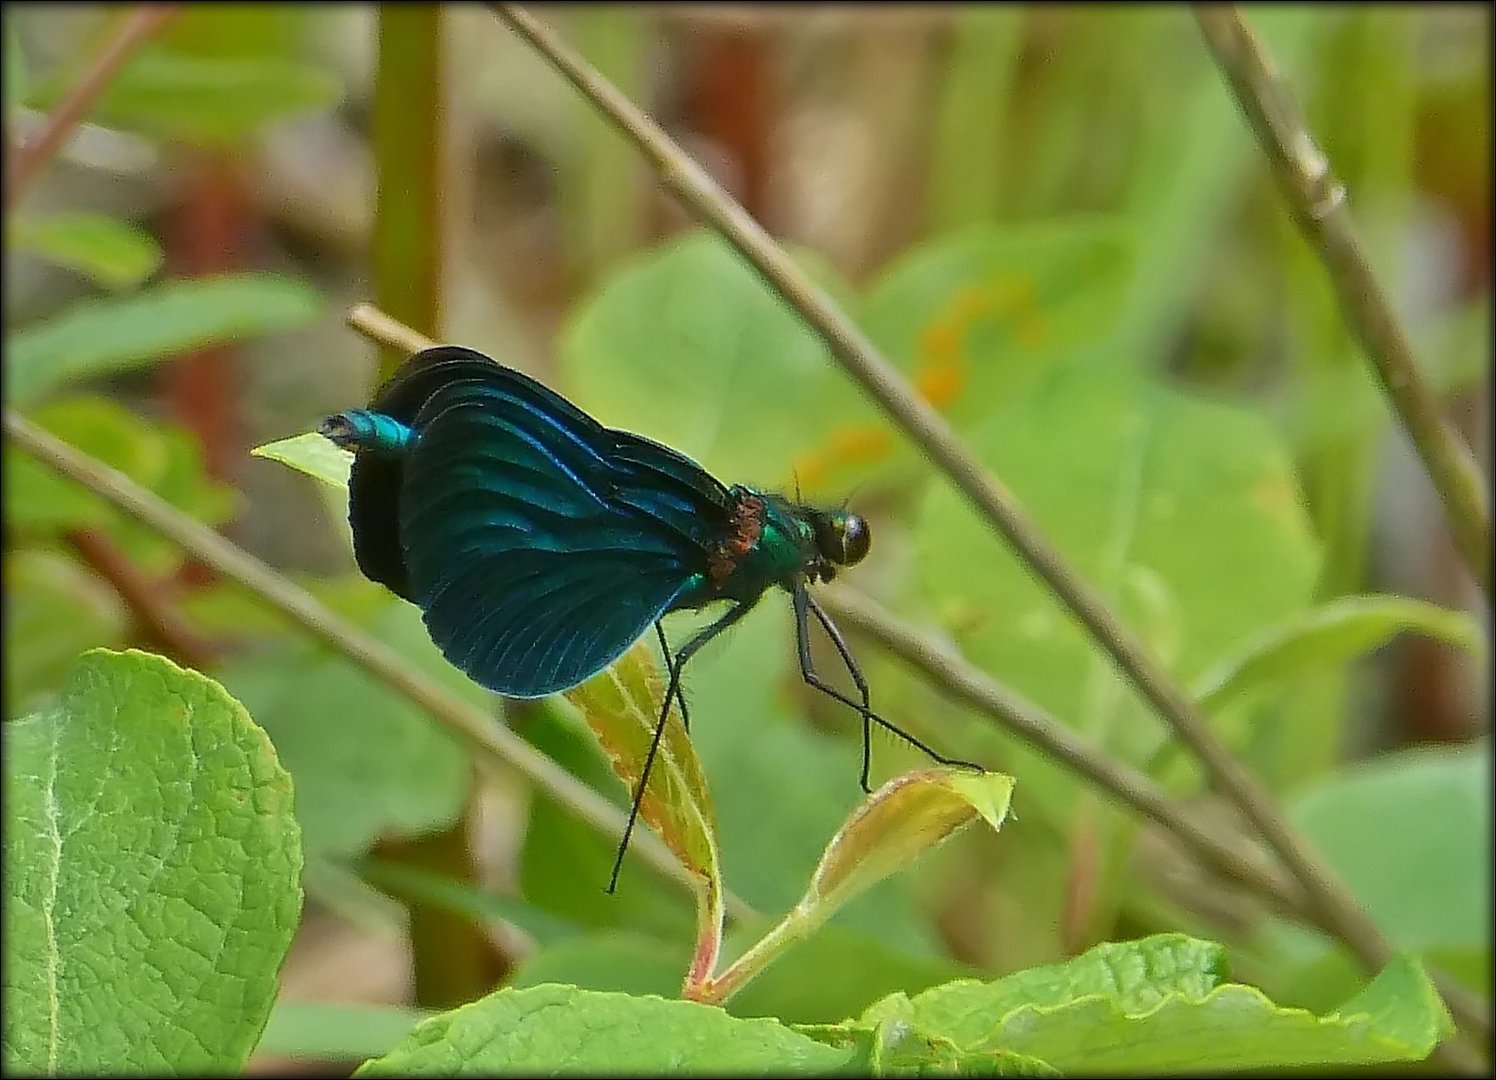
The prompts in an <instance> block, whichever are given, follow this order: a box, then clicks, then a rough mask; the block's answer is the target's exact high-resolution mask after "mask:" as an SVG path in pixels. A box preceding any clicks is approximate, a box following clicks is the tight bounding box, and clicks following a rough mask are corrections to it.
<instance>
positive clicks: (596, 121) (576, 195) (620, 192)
mask: <svg viewBox="0 0 1496 1080" xmlns="http://www.w3.org/2000/svg"><path fill="white" fill-rule="evenodd" d="M576 20H577V37H578V39H579V41H580V47H581V49H582V51H583V52H584V53H585V54H586V55H587V57H588V58H589V59H590V60H591V61H592V62H593V63H594V64H596V65H597V68H598V70H600V71H603V72H606V73H607V75H608V77H609V78H610V79H612V80H613V81H614V82H616V83H617V84H618V85H619V86H622V87H625V88H626V90H627V92H628V93H629V95H630V96H631V97H637V96H638V95H639V93H640V91H641V90H642V89H643V74H644V50H645V47H646V45H647V41H646V38H645V25H646V24H645V16H644V15H642V14H641V13H640V12H638V11H631V10H628V9H626V8H613V7H607V8H596V9H594V8H582V9H580V10H578V11H577V13H576ZM568 104H569V105H570V106H571V108H572V111H573V112H574V113H575V119H574V120H573V123H574V125H575V137H576V144H577V151H578V153H577V156H576V158H575V159H574V160H573V161H571V163H570V164H568V165H567V166H565V167H564V168H562V169H561V170H560V176H559V181H560V195H561V205H562V208H563V210H564V211H565V224H564V226H563V228H564V233H563V235H564V236H565V238H566V246H567V252H566V266H567V270H568V272H569V274H570V278H571V280H570V285H571V287H572V289H573V290H574V291H576V292H583V291H585V290H586V289H588V288H590V287H591V285H592V284H593V283H594V282H595V281H597V279H598V278H599V276H600V275H601V274H602V273H603V271H604V270H606V269H607V268H608V266H609V265H610V264H612V263H613V262H615V261H616V260H617V259H618V258H620V257H621V256H623V255H625V254H627V253H628V252H629V251H631V250H633V247H634V245H635V243H636V242H637V241H638V239H639V236H640V224H641V222H642V220H643V205H644V203H643V199H644V196H645V187H644V182H645V175H646V174H645V170H644V167H643V165H642V164H641V163H640V162H639V157H638V155H637V154H634V153H633V152H631V151H630V150H629V148H628V146H627V144H625V143H622V142H620V141H619V140H618V139H617V137H615V136H614V134H613V132H612V131H611V130H610V129H609V127H608V124H607V121H605V120H603V118H602V117H600V116H598V115H597V111H596V110H595V109H589V108H588V107H587V105H586V103H585V102H580V101H571V102H568ZM391 314H394V313H393V312H392V313H391Z"/></svg>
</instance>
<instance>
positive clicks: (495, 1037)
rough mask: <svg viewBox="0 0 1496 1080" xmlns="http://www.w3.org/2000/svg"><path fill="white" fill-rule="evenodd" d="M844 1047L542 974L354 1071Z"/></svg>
mask: <svg viewBox="0 0 1496 1080" xmlns="http://www.w3.org/2000/svg"><path fill="white" fill-rule="evenodd" d="M849 1059H850V1054H849V1053H848V1052H846V1051H843V1050H837V1049H835V1048H833V1047H829V1046H825V1045H823V1044H821V1043H818V1042H816V1041H815V1040H813V1039H810V1038H807V1037H806V1036H804V1035H801V1034H799V1033H798V1032H795V1031H792V1030H790V1029H789V1028H787V1027H785V1026H784V1025H782V1024H779V1023H777V1022H775V1021H773V1020H739V1019H737V1018H735V1017H731V1016H728V1015H727V1014H726V1013H724V1012H722V1011H721V1010H720V1009H714V1008H711V1007H710V1006H706V1005H697V1004H694V1003H692V1002H689V1001H666V1000H664V999H662V998H657V997H629V996H628V995H625V994H610V993H598V992H595V991H588V990H578V989H577V988H575V987H570V986H557V985H555V984H548V985H544V986H536V987H531V988H530V989H526V990H499V991H497V992H495V993H493V994H490V995H488V996H487V997H485V998H482V999H481V1000H479V1001H475V1002H473V1003H472V1004H471V1005H464V1006H462V1007H461V1008H459V1009H454V1010H452V1011H451V1012H448V1013H444V1014H442V1015H441V1016H437V1017H435V1018H433V1019H431V1020H427V1021H425V1022H423V1023H421V1024H420V1025H419V1026H417V1027H416V1029H415V1031H413V1032H412V1033H411V1035H410V1037H409V1038H408V1039H406V1040H405V1042H404V1043H402V1044H401V1045H400V1046H399V1047H397V1048H396V1049H395V1050H393V1051H391V1052H390V1053H388V1054H386V1055H385V1056H384V1057H381V1058H377V1059H375V1060H373V1061H370V1062H366V1063H365V1064H364V1065H363V1067H362V1068H360V1069H359V1070H358V1072H356V1073H355V1074H354V1075H355V1076H492V1075H495V1074H498V1073H509V1074H534V1073H557V1072H566V1073H572V1074H578V1075H583V1074H600V1073H607V1074H612V1075H617V1074H626V1075H637V1076H691V1075H699V1074H701V1073H704V1072H710V1073H721V1074H739V1075H742V1074H749V1073H754V1074H770V1075H777V1076H792V1075H804V1074H822V1073H829V1072H836V1071H838V1070H840V1069H842V1068H843V1067H845V1065H846V1064H847V1062H848V1061H849Z"/></svg>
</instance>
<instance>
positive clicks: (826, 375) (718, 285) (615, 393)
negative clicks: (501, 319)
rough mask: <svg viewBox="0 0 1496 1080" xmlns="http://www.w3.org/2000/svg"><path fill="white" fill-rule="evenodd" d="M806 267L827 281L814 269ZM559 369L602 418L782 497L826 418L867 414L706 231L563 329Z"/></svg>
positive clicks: (627, 279)
mask: <svg viewBox="0 0 1496 1080" xmlns="http://www.w3.org/2000/svg"><path fill="white" fill-rule="evenodd" d="M804 261H805V262H806V264H807V265H808V266H809V267H810V268H811V271H812V276H813V277H815V278H817V279H818V280H821V281H828V280H829V279H830V277H831V275H830V272H829V270H827V269H826V268H825V266H824V264H823V263H821V262H820V261H819V260H816V259H814V258H811V257H806V258H805V260H804ZM830 286H831V290H832V291H833V292H835V291H838V290H839V288H840V287H839V286H837V285H836V284H835V282H830ZM562 357H563V373H564V375H565V385H566V386H567V387H569V388H570V390H571V391H572V394H571V395H570V396H572V397H573V400H575V401H576V402H577V403H578V404H579V405H582V406H583V407H585V408H587V409H589V411H592V412H593V415H595V416H596V417H597V418H598V419H599V420H601V421H603V422H604V423H606V424H608V425H609V426H611V427H618V428H623V429H626V430H629V431H637V432H639V433H641V434H644V435H648V436H649V437H650V438H652V439H656V440H658V441H660V442H663V443H665V444H666V445H667V446H673V447H675V448H677V449H679V450H681V451H682V452H684V453H687V454H690V455H692V456H693V457H695V458H696V459H697V460H699V461H701V462H703V463H704V464H705V465H706V466H707V467H708V468H709V469H712V470H714V471H716V472H717V474H718V475H720V476H722V477H724V478H728V479H732V478H737V477H753V478H755V480H756V482H758V483H760V484H763V485H768V486H779V485H783V486H785V487H789V486H790V485H791V484H792V483H793V476H792V469H793V465H794V462H795V459H796V456H797V454H798V453H799V452H800V451H801V450H803V449H804V448H807V447H809V446H811V445H813V440H814V439H815V436H816V432H817V431H818V430H819V429H820V428H821V426H822V425H823V424H824V423H825V420H826V418H827V417H842V416H844V415H846V414H849V413H857V412H859V411H860V415H863V416H871V409H870V408H869V407H868V406H867V405H865V404H863V403H862V402H860V401H859V399H858V398H857V395H856V393H855V392H854V391H853V390H852V388H851V386H850V384H849V383H848V382H847V380H846V379H845V378H844V377H843V376H842V375H840V373H838V372H837V371H836V370H835V369H834V367H833V366H832V362H831V359H830V356H829V354H828V353H827V350H826V346H825V344H824V343H823V342H822V341H821V339H820V338H819V337H818V336H816V335H815V334H813V333H812V332H811V331H810V330H809V329H808V328H807V327H806V326H805V324H804V322H803V321H802V320H801V319H800V318H799V317H798V316H796V315H795V314H794V313H793V312H792V311H791V310H790V309H789V308H788V307H786V306H785V304H784V302H783V301H781V300H780V299H779V298H778V297H777V296H775V295H774V294H773V293H772V292H771V291H770V290H769V288H768V286H766V285H765V284H764V283H763V281H762V280H761V279H760V278H759V276H758V275H757V274H756V273H755V272H754V271H753V270H752V269H751V268H749V267H748V265H747V264H746V263H744V262H743V261H742V259H741V258H740V257H739V256H738V255H737V254H736V253H735V252H734V251H733V250H732V249H731V248H730V247H728V246H727V244H726V243H725V242H724V241H722V240H720V239H718V238H717V237H716V236H714V235H710V234H707V233H703V232H694V233H690V234H688V235H686V236H684V237H682V238H680V239H678V240H675V241H673V242H671V243H668V244H666V245H664V246H662V247H661V248H660V249H658V250H657V251H655V252H652V253H650V254H649V255H647V256H646V257H644V258H642V259H639V260H637V261H635V262H633V263H632V264H630V265H627V266H625V267H623V268H622V269H621V270H619V271H618V272H617V273H615V274H614V275H613V276H611V277H610V278H609V279H608V280H607V281H606V282H605V283H604V285H603V286H602V288H601V289H600V291H599V292H598V293H597V294H596V295H595V296H593V297H592V298H591V299H590V300H588V301H587V302H586V303H585V304H583V305H581V306H580V307H579V308H578V310H577V313H576V314H575V315H574V316H573V318H572V319H571V322H570V324H569V325H568V327H567V331H566V335H565V338H564V339H563V343H562ZM807 490H813V488H807Z"/></svg>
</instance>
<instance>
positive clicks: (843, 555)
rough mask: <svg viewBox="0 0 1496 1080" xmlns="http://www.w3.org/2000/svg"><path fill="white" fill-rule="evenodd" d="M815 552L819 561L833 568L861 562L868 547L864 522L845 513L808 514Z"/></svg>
mask: <svg viewBox="0 0 1496 1080" xmlns="http://www.w3.org/2000/svg"><path fill="white" fill-rule="evenodd" d="M810 520H811V525H812V527H813V528H814V530H815V539H816V550H817V551H819V552H820V554H821V558H823V559H825V560H826V561H827V562H829V563H832V564H833V565H836V566H852V565H855V564H856V563H859V562H861V561H862V559H863V556H865V555H866V554H867V549H868V547H869V546H870V545H871V544H872V540H873V538H872V533H871V531H870V530H869V529H868V524H867V519H866V518H864V517H862V516H861V515H860V514H849V513H847V512H846V511H845V510H831V511H817V512H815V513H813V514H812V515H811V519H810Z"/></svg>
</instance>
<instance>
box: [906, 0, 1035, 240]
mask: <svg viewBox="0 0 1496 1080" xmlns="http://www.w3.org/2000/svg"><path fill="white" fill-rule="evenodd" d="M1023 22H1024V12H1023V10H1022V9H1020V8H1016V7H1012V8H1009V7H980V6H978V7H971V8H963V9H961V10H960V11H959V12H958V13H957V14H956V16H955V26H954V29H953V33H952V42H951V52H950V59H949V61H948V63H947V66H946V76H945V81H944V84H943V85H942V86H941V88H940V103H939V111H938V113H937V115H936V133H935V147H934V154H933V155H932V157H931V161H930V172H929V191H930V195H929V198H930V207H929V212H930V228H929V231H930V232H932V233H939V232H943V231H946V230H949V229H957V228H960V227H961V226H963V225H972V224H978V223H981V222H984V221H994V220H996V219H997V216H998V213H999V210H1000V209H1001V207H1002V204H1003V192H1002V183H1003V179H1004V172H1005V170H1004V168H1003V152H1004V150H1006V149H1007V148H1008V146H1009V145H1011V143H1010V141H1009V140H1008V139H1007V137H1006V136H1007V127H1008V119H1009V116H1008V114H1009V111H1010V108H1011V105H1012V101H1011V99H1012V92H1013V78H1014V75H1015V74H1016V73H1017V70H1018V54H1019V46H1020V45H1021V44H1022V43H1023Z"/></svg>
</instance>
